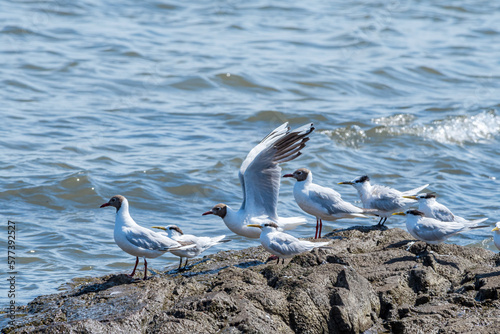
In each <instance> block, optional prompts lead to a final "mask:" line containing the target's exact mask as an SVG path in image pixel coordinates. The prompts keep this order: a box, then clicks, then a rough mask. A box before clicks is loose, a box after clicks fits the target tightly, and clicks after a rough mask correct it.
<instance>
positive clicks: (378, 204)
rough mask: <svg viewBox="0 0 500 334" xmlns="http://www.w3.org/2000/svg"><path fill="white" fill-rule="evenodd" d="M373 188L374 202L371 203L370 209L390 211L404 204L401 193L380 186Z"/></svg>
mask: <svg viewBox="0 0 500 334" xmlns="http://www.w3.org/2000/svg"><path fill="white" fill-rule="evenodd" d="M373 188H374V189H373V196H374V197H376V200H373V201H372V203H371V207H370V208H372V209H377V210H381V211H392V210H396V209H398V208H399V207H401V206H404V205H405V204H406V203H405V202H406V201H405V199H404V198H403V197H402V195H401V192H400V191H398V190H396V189H392V188H389V187H385V186H380V185H375V186H373Z"/></svg>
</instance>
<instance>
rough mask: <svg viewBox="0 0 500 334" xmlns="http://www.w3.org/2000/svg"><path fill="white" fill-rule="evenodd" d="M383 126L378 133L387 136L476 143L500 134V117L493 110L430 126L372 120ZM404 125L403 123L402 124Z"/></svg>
mask: <svg viewBox="0 0 500 334" xmlns="http://www.w3.org/2000/svg"><path fill="white" fill-rule="evenodd" d="M407 120H409V119H407ZM373 122H374V123H377V124H381V125H385V126H384V127H382V128H379V129H377V132H379V133H387V134H389V135H405V134H409V135H414V136H418V137H423V138H426V139H429V140H434V141H437V142H439V143H443V144H459V145H462V144H465V143H478V142H481V141H485V140H489V139H492V138H494V137H495V136H496V135H498V134H499V133H500V117H499V116H498V115H497V114H496V113H495V111H494V110H491V111H485V112H482V113H479V114H476V115H472V116H469V115H463V116H453V117H450V118H447V119H444V120H436V121H433V122H432V123H430V124H425V125H421V124H415V125H411V124H404V125H402V126H401V125H398V124H395V123H397V122H394V120H389V121H388V120H381V119H378V120H373ZM403 123H404V122H403Z"/></svg>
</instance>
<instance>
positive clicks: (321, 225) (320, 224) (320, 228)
mask: <svg viewBox="0 0 500 334" xmlns="http://www.w3.org/2000/svg"><path fill="white" fill-rule="evenodd" d="M322 229H323V221H322V220H321V219H320V220H319V236H318V237H319V238H320V239H321V230H322Z"/></svg>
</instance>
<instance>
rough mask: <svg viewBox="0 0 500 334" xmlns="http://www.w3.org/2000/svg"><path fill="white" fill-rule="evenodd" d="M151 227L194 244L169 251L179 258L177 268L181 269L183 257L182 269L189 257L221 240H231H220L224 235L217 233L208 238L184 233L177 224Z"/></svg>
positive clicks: (175, 238)
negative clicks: (184, 260) (191, 246)
mask: <svg viewBox="0 0 500 334" xmlns="http://www.w3.org/2000/svg"><path fill="white" fill-rule="evenodd" d="M152 228H157V229H160V230H163V231H165V232H166V233H167V236H168V237H169V238H171V239H173V240H175V241H178V242H187V243H193V244H195V245H196V246H195V247H193V248H188V249H180V250H172V251H170V253H172V254H174V255H175V256H178V257H179V258H180V261H179V268H178V269H179V270H180V269H181V265H182V258H183V257H185V258H186V263H185V264H184V269H186V267H187V263H188V260H189V259H192V258H193V257H195V256H198V255H200V254H201V253H203V252H204V251H206V250H207V249H209V248H210V247H212V246H215V245H218V244H220V243H223V242H229V241H231V240H222V239H224V238H225V237H226V236H225V235H219V236H218V237H213V238H210V237H197V236H195V235H192V234H184V233H183V232H182V230H181V229H180V228H179V227H178V226H177V225H167V226H165V227H163V226H153V227H152Z"/></svg>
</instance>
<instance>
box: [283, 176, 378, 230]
mask: <svg viewBox="0 0 500 334" xmlns="http://www.w3.org/2000/svg"><path fill="white" fill-rule="evenodd" d="M283 177H293V178H294V179H296V180H297V182H296V183H295V186H294V187H293V196H294V197H295V201H296V202H297V204H298V205H299V207H300V208H301V209H302V210H304V211H305V212H307V213H309V214H311V215H313V216H315V217H316V234H315V235H314V239H317V238H318V237H319V238H321V229H322V228H323V220H326V221H335V220H337V219H342V218H367V216H365V215H364V214H372V213H371V212H370V211H375V210H372V209H363V208H360V207H357V206H355V205H353V204H351V203H349V202H346V201H344V200H343V199H342V196H341V195H340V194H339V193H338V192H336V191H335V190H333V189H332V188H326V187H322V186H320V185H317V184H314V183H313V182H312V180H313V176H312V172H311V171H310V170H309V169H307V168H299V169H297V170H296V171H295V172H293V174H285V175H283ZM318 227H319V235H318Z"/></svg>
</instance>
